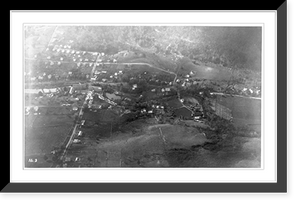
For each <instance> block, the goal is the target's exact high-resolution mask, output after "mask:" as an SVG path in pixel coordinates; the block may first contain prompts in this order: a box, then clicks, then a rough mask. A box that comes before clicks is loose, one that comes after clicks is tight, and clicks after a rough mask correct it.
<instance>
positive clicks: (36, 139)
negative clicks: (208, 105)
mask: <svg viewBox="0 0 300 206" xmlns="http://www.w3.org/2000/svg"><path fill="white" fill-rule="evenodd" d="M29 121H33V120H30V119H29V118H28V116H26V119H25V122H26V123H27V122H29ZM72 126H73V119H71V118H69V117H68V116H66V115H47V116H42V115H41V116H37V117H36V119H34V122H33V124H32V125H30V124H28V127H26V128H25V166H26V167H51V166H52V159H51V158H52V154H51V151H52V150H54V149H55V148H59V147H60V146H62V144H63V142H64V141H65V139H66V137H67V135H68V133H69V131H70V130H71V129H72ZM30 159H31V160H33V162H32V161H31V160H30Z"/></svg>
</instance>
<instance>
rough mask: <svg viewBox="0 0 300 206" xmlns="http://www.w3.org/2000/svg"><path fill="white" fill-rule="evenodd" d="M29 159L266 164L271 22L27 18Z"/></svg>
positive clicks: (33, 163) (49, 164) (80, 164)
mask: <svg viewBox="0 0 300 206" xmlns="http://www.w3.org/2000/svg"><path fill="white" fill-rule="evenodd" d="M23 43H24V45H23V59H24V61H23V64H24V66H23V73H24V78H23V79H24V81H23V87H24V96H23V100H24V104H23V108H24V110H23V111H24V115H23V118H24V123H25V125H24V134H25V135H24V139H23V143H24V144H23V155H24V158H23V159H24V167H25V168H74V169H76V168H262V166H263V161H262V159H263V157H262V155H263V147H262V142H263V135H262V109H263V108H262V102H261V99H262V96H263V92H262V91H263V89H262V87H263V82H262V75H263V72H262V71H263V69H262V67H263V64H262V61H263V55H262V54H263V53H262V50H263V26H262V25H247V24H245V25H226V24H223V25H220V24H219V25H214V24H211V25H176V24H173V25H168V24H166V25H164V24H162V25H160V24H157V25H155V24H153V25H132V24H130V25H115V24H111V25H103V24H24V25H23Z"/></svg>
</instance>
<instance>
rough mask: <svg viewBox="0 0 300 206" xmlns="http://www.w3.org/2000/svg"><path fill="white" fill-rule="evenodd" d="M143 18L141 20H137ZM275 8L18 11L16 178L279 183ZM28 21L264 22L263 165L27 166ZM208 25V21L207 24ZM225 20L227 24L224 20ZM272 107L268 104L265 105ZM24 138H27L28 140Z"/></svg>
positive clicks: (14, 35) (13, 171) (15, 22)
mask: <svg viewBox="0 0 300 206" xmlns="http://www.w3.org/2000/svg"><path fill="white" fill-rule="evenodd" d="M137 17H138V18H137ZM275 22H276V13H275V12H176V13H175V12H164V13H162V12H139V13H136V12H130V13H125V12H118V13H116V12H84V13H82V12H81V13H75V12H65V13H62V12H56V13H54V14H53V13H51V12H46V13H45V12H39V13H36V12H30V13H29V12H22V13H21V12H15V13H14V15H13V16H12V32H11V34H12V41H11V46H12V53H11V55H12V59H13V61H12V62H11V65H12V67H11V76H12V77H13V78H11V91H12V92H11V104H12V106H11V108H14V109H13V110H11V116H12V118H11V121H12V123H13V124H12V129H11V182H276V164H275V163H276V149H275V148H276V134H275V131H276V122H275V120H276V117H275V114H276V107H275V104H276V98H275V94H276V90H275V89H276V81H275V80H276V69H275V68H276V65H275V62H276V61H275V60H276V59H275V55H276V49H275V45H276V44H275V40H276V38H275V37H276V36H275V34H276V32H275V29H276V27H275V25H276V24H275ZM24 23H40V24H45V23H51V24H57V23H69V24H70V23H94V24H95V23H98V24H99V23H106V24H107V23H108V24H116V23H117V24H120V23H127V24H128V23H131V24H132V23H134V24H136V23H142V24H145V23H152V24H153V23H154V24H157V23H160V24H164V23H168V25H170V23H173V24H172V25H178V23H185V24H189V25H191V24H196V25H199V23H202V24H201V25H213V26H216V25H218V26H228V25H231V26H232V25H234V26H257V25H260V26H261V25H263V36H264V37H263V50H264V52H263V55H264V56H263V62H264V64H263V92H262V94H263V98H262V99H263V102H262V103H263V104H262V105H263V107H262V114H263V116H264V117H265V120H264V121H263V125H262V128H263V130H262V131H263V132H262V143H263V146H262V166H263V167H262V168H249V169H247V168H239V169H232V168H228V169H220V168H218V169H214V168H211V169H209V168H188V169H184V168H176V169H171V168H159V169H149V168H147V169H146V168H139V169H131V168H118V169H110V168H93V169H84V168H80V169H78V168H76V169H71V168H68V169H66V168H63V169H59V168H55V169H53V168H52V169H50V168H48V169H26V170H24V169H23V167H22V165H23V161H24V157H23V155H24V153H23V144H22V141H21V140H22V139H21V137H22V136H23V135H24V134H23V133H22V130H21V129H20V128H22V127H24V123H23V122H22V114H23V113H24V112H22V109H23V107H22V105H21V104H20V103H21V102H22V100H23V99H22V95H23V91H22V84H21V82H22V75H23V73H22V72H20V70H21V68H22V67H23V65H24V64H22V61H21V59H22V56H23V50H22V45H23V41H22V32H23V27H22V26H23V24H24ZM203 23H205V24H203ZM220 23H222V24H220ZM266 105H267V106H266ZM23 141H24V139H23Z"/></svg>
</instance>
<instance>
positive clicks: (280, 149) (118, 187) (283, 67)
mask: <svg viewBox="0 0 300 206" xmlns="http://www.w3.org/2000/svg"><path fill="white" fill-rule="evenodd" d="M251 4H252V3H251ZM271 4H272V3H271ZM269 8H272V9H265V8H264V10H272V11H274V10H276V11H277V182H276V183H14V182H11V181H10V165H9V161H8V165H6V167H2V170H6V171H5V172H3V171H2V178H1V179H2V184H1V186H0V189H1V192H2V193H286V192H287V1H281V2H280V4H279V5H272V6H270V7H269ZM238 9H240V8H238ZM251 9H252V8H251ZM255 9H256V8H255ZM214 10H215V9H214ZM242 10H245V9H244V8H242ZM5 143H6V146H7V148H10V141H9V139H7V141H6V142H5ZM9 155H10V153H9V151H8V153H5V156H6V158H8V159H9V157H10V156H9Z"/></svg>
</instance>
